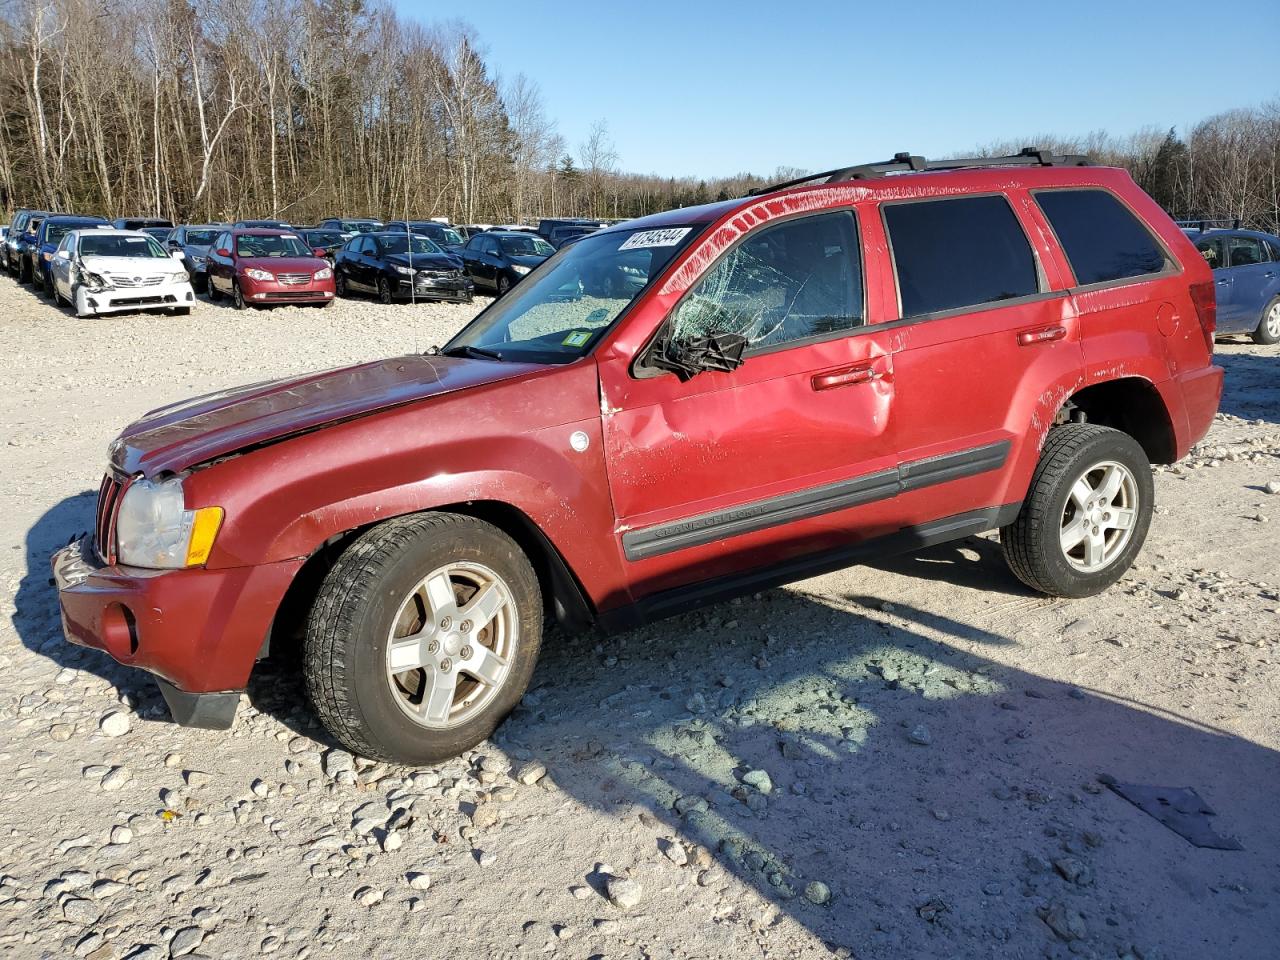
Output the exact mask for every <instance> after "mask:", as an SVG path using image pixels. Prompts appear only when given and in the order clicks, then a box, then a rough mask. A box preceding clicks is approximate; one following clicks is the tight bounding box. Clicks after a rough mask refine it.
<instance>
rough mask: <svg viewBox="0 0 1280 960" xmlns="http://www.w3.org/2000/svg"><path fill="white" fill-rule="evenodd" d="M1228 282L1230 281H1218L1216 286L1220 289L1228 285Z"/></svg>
mask: <svg viewBox="0 0 1280 960" xmlns="http://www.w3.org/2000/svg"><path fill="white" fill-rule="evenodd" d="M1230 282H1231V281H1230V280H1219V281H1218V286H1220V287H1225V286H1226V285H1227V284H1228V283H1230Z"/></svg>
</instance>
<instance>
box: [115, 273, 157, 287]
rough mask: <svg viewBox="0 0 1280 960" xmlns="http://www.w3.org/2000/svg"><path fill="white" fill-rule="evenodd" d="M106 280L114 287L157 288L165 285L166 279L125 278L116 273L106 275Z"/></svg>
mask: <svg viewBox="0 0 1280 960" xmlns="http://www.w3.org/2000/svg"><path fill="white" fill-rule="evenodd" d="M106 280H107V281H108V282H109V283H110V284H111V285H112V286H113V287H157V286H159V285H160V284H162V283H164V277H125V276H121V275H120V274H116V273H109V274H106Z"/></svg>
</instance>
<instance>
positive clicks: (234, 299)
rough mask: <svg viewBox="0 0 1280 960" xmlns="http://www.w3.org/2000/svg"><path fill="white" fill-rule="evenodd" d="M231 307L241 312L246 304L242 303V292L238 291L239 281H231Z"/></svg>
mask: <svg viewBox="0 0 1280 960" xmlns="http://www.w3.org/2000/svg"><path fill="white" fill-rule="evenodd" d="M231 306H233V307H234V308H235V309H237V310H243V309H244V308H245V307H246V306H248V304H246V303H245V301H244V291H243V290H241V289H240V281H239V280H232V281H231Z"/></svg>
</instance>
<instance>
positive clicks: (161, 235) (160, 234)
mask: <svg viewBox="0 0 1280 960" xmlns="http://www.w3.org/2000/svg"><path fill="white" fill-rule="evenodd" d="M142 232H143V233H149V234H151V236H153V237H155V238H156V239H157V240H164V239H165V238H166V237H167V236H169V234H171V233H173V227H143V228H142Z"/></svg>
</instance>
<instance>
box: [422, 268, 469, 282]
mask: <svg viewBox="0 0 1280 960" xmlns="http://www.w3.org/2000/svg"><path fill="white" fill-rule="evenodd" d="M461 277H462V271H461V270H419V271H418V279H419V280H458V279H461Z"/></svg>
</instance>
